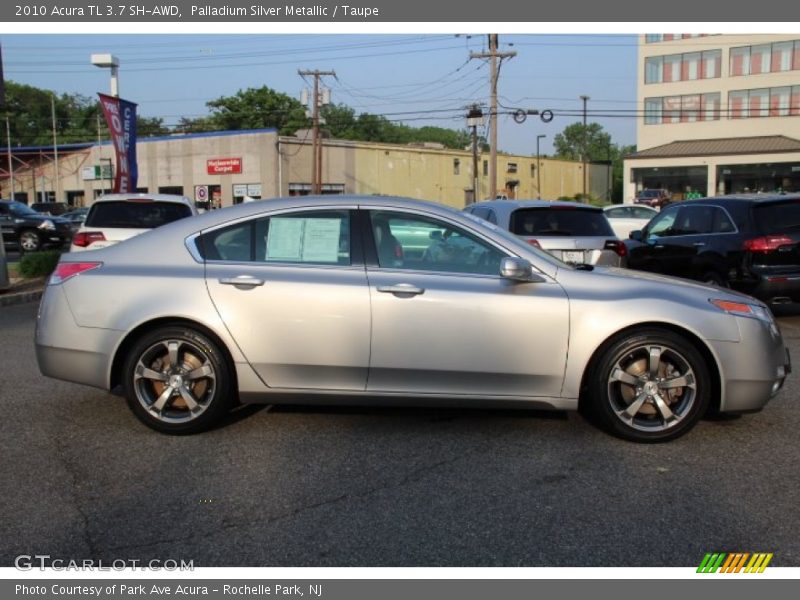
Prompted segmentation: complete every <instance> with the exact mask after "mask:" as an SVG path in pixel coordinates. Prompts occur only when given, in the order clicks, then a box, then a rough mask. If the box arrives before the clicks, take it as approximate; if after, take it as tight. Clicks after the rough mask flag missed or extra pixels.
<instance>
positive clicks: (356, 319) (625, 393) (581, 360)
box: [36, 197, 789, 442]
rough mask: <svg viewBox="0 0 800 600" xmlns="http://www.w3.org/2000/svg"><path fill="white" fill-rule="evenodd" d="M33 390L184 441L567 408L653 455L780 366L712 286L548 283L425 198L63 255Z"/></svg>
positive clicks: (772, 338) (260, 218) (753, 392)
mask: <svg viewBox="0 0 800 600" xmlns="http://www.w3.org/2000/svg"><path fill="white" fill-rule="evenodd" d="M36 350H37V357H38V361H39V366H40V369H41V371H42V373H44V374H45V375H48V376H51V377H56V378H59V379H65V380H68V381H74V382H78V383H83V384H87V385H92V386H96V387H100V388H104V389H114V388H116V387H117V386H121V387H122V389H123V390H124V392H125V395H126V397H127V400H128V404H129V405H130V408H131V409H132V410H133V412H134V413H135V414H136V416H137V417H138V418H139V419H141V420H142V421H143V422H144V423H145V424H146V425H148V426H150V427H152V428H153V429H156V430H158V431H162V432H166V433H191V432H197V431H200V430H203V429H206V428H208V427H209V426H211V425H213V424H214V423H215V422H217V421H218V420H219V419H220V418H221V417H222V416H223V415H224V414H225V412H226V411H227V409H228V408H229V407H230V406H231V405H232V404H233V403H235V402H236V401H237V400H241V401H243V402H266V403H270V404H274V403H304V404H308V403H312V402H321V403H325V404H331V403H342V404H359V403H372V404H380V405H389V404H393V405H398V404H400V405H418V406H433V405H438V406H442V405H456V404H457V405H481V406H497V407H506V408H507V407H509V406H512V407H534V408H545V409H566V410H570V409H577V408H579V407H580V408H581V409H585V412H586V414H588V415H590V416H591V417H592V420H593V421H594V422H596V423H598V424H600V425H602V426H603V427H605V428H606V429H607V430H609V431H610V432H612V433H614V434H616V435H618V436H621V437H623V438H627V439H630V440H635V441H642V442H655V441H665V440H670V439H673V438H676V437H678V436H680V435H681V434H683V433H685V432H687V431H688V430H689V429H690V428H691V427H692V426H693V425H695V423H696V422H697V421H698V419H700V418H701V417H702V416H703V414H704V413H706V412H707V411H709V410H714V411H721V412H749V411H756V410H758V409H760V408H762V407H763V406H764V405H765V404H766V402H767V401H768V400H769V398H770V397H772V396H774V395H775V394H776V393H777V392H778V390H779V389H780V388H781V386H782V385H783V382H784V379H785V377H786V374H787V371H788V368H789V360H788V354H787V352H786V350H785V348H784V344H783V340H782V338H781V335H780V332H779V330H778V327H777V326H776V324H775V321H774V320H773V317H772V314H771V313H770V311H769V309H767V307H766V306H765V305H764V304H763V303H761V302H759V301H757V300H755V299H753V298H750V297H748V296H744V295H740V294H737V293H734V292H730V291H728V290H724V289H720V288H713V287H707V286H704V285H700V284H696V283H692V282H688V281H682V280H678V279H670V278H664V277H660V276H657V275H651V274H646V273H635V272H630V271H626V270H624V269H615V268H599V267H595V268H592V267H589V266H586V265H578V266H569V265H566V264H564V263H562V262H560V261H559V260H558V259H556V258H554V257H553V256H552V255H550V254H547V253H545V252H543V251H541V250H538V249H536V248H534V247H532V246H530V245H529V244H526V243H525V242H524V241H522V240H520V239H518V238H516V237H515V236H513V235H512V234H510V233H508V232H505V231H503V230H501V229H500V228H498V227H496V226H494V225H492V224H490V223H488V222H485V221H483V220H481V219H478V218H476V217H472V216H470V215H467V214H464V213H461V212H457V211H455V210H452V209H449V208H446V207H443V206H440V205H435V204H429V203H425V202H418V201H413V200H406V199H398V198H376V197H369V198H367V197H337V198H336V199H333V198H331V197H313V198H312V197H307V198H302V199H301V198H285V199H278V200H270V201H262V202H253V203H248V204H243V205H239V206H235V207H231V208H227V209H223V210H219V211H213V212H210V213H206V214H203V215H200V216H198V217H193V218H190V219H182V220H180V221H177V222H174V223H171V224H168V225H165V226H163V227H160V228H158V229H155V230H153V231H151V232H148V233H144V234H142V235H140V236H137V237H135V238H133V239H130V240H128V241H126V242H123V243H121V244H118V245H114V246H111V247H108V248H103V249H100V250H94V251H90V252H83V253H80V254H67V255H65V256H64V257H63V258H62V260H61V263H60V264H59V265H58V267H57V269H56V271H55V273H54V274H53V276H52V277H51V279H50V281H49V284H48V286H47V288H46V290H45V293H44V296H43V298H42V302H41V307H40V309H39V317H38V323H37V331H36Z"/></svg>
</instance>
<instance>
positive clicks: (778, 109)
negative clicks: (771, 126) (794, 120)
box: [728, 85, 800, 119]
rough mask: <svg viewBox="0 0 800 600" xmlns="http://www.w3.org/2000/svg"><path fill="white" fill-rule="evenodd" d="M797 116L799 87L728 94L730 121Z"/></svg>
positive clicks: (799, 99) (740, 91) (739, 91)
mask: <svg viewBox="0 0 800 600" xmlns="http://www.w3.org/2000/svg"><path fill="white" fill-rule="evenodd" d="M798 115H800V85H795V86H792V87H788V86H785V87H776V88H761V89H756V90H735V91H733V92H730V93H729V94H728V118H730V119H748V118H755V117H786V116H798Z"/></svg>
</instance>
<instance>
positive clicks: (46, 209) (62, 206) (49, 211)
mask: <svg viewBox="0 0 800 600" xmlns="http://www.w3.org/2000/svg"><path fill="white" fill-rule="evenodd" d="M31 208H32V209H33V210H35V211H36V212H38V213H42V214H44V215H53V216H54V217H59V216H61V215H63V214H64V213H65V212H68V211H69V210H71V209H72V207H71V206H70V205H69V204H67V203H66V202H34V203H33V204H31Z"/></svg>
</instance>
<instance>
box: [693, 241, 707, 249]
mask: <svg viewBox="0 0 800 600" xmlns="http://www.w3.org/2000/svg"><path fill="white" fill-rule="evenodd" d="M705 245H706V243H705V242H694V243H693V244H692V246H695V247H697V248H700V247H701V246H705Z"/></svg>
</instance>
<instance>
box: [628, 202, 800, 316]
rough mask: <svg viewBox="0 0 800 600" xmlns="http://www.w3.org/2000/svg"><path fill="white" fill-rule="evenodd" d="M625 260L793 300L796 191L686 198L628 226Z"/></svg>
mask: <svg viewBox="0 0 800 600" xmlns="http://www.w3.org/2000/svg"><path fill="white" fill-rule="evenodd" d="M630 238H631V239H630V240H628V241H627V244H628V251H629V253H628V266H629V267H630V268H632V269H640V270H643V271H653V272H656V273H663V274H665V275H674V276H676V277H685V278H689V279H697V280H699V281H703V282H705V283H709V284H713V285H718V286H729V287H731V288H733V289H735V290H738V291H741V292H744V293H746V294H750V295H751V296H755V297H756V298H760V299H762V300H764V301H765V302H768V303H770V304H788V303H795V302H800V194H795V195H783V194H780V195H779V194H758V195H755V194H754V195H742V196H721V197H717V198H700V199H697V200H686V201H684V202H681V203H679V204H672V205H669V206H666V207H665V208H663V209H662V210H661V212H660V213H659V214H658V216H656V217H654V218H653V220H652V221H650V222H649V223H648V224H647V226H646V227H645V228H644V229H642V230H641V231H633V232H631V234H630Z"/></svg>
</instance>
